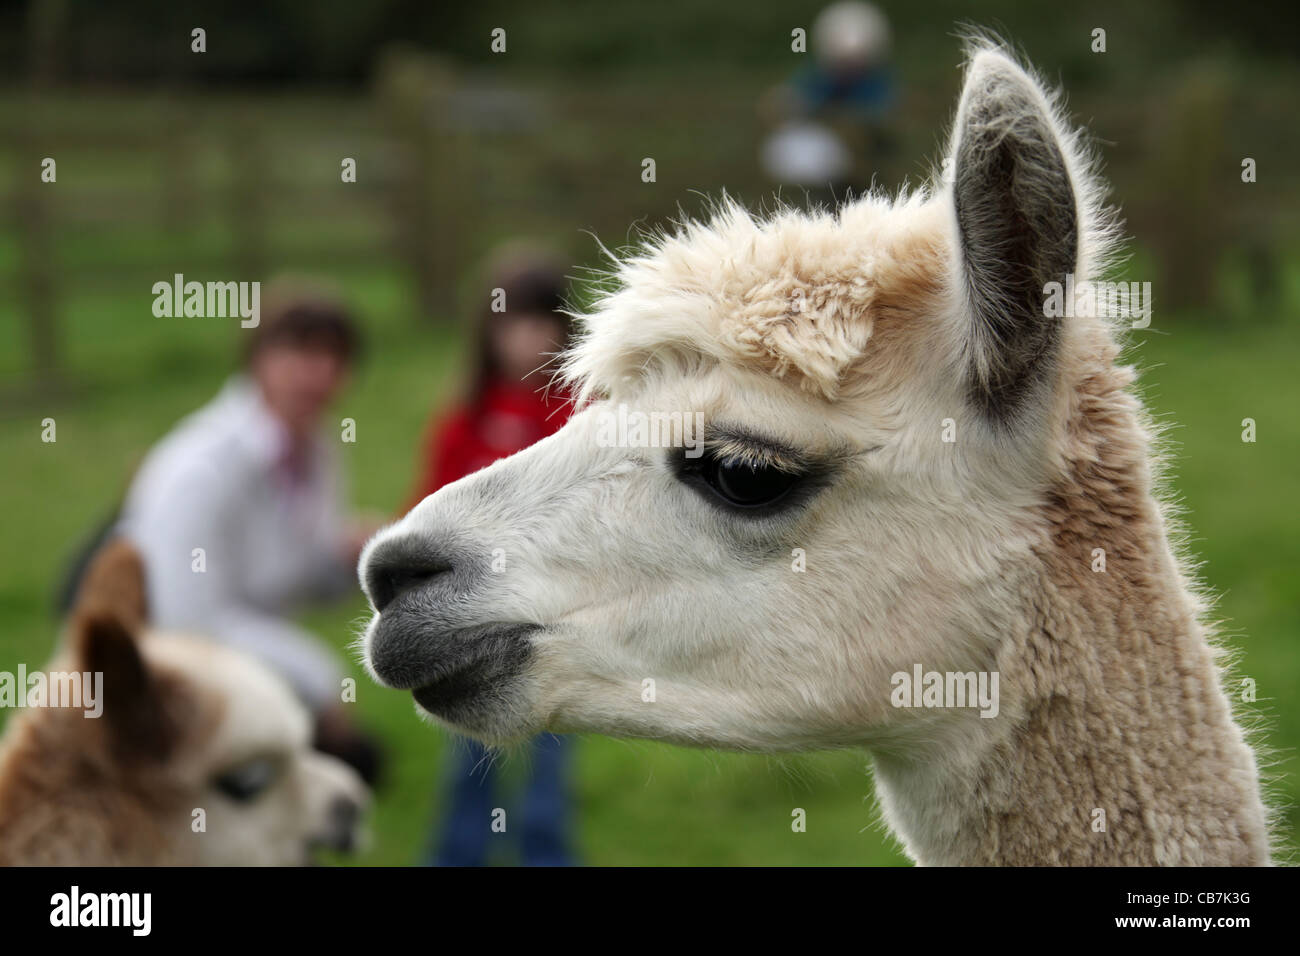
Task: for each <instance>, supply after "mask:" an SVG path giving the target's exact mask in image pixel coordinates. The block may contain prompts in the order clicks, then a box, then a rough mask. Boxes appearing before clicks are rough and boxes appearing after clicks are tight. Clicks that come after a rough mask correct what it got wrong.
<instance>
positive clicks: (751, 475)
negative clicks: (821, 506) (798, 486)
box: [704, 460, 799, 508]
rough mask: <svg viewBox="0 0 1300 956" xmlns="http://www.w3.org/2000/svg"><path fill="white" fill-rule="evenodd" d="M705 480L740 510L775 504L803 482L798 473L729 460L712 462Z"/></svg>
mask: <svg viewBox="0 0 1300 956" xmlns="http://www.w3.org/2000/svg"><path fill="white" fill-rule="evenodd" d="M704 477H705V479H706V480H707V481H708V483H709V485H710V486H711V487H712V488H713V490H714V491H716V492H717V493H718V495H719V496H720V497H721V498H723V499H724V500H725V501H727V502H728V503H729V504H733V505H735V506H737V507H739V508H759V507H762V506H764V505H770V504H773V503H775V502H776V501H777V500H779V499H780V498H782V497H784V496H785V493H786V492H787V491H789V490H790V489H791V488H792V487H794V483H795V482H796V481H797V480H798V479H799V476H798V475H796V474H791V473H790V472H788V471H782V470H781V469H779V468H774V467H772V466H770V465H759V466H758V467H753V466H750V465H747V464H743V463H739V462H730V461H725V460H723V461H712V462H710V463H709V464H708V466H707V467H706V468H705V471H704Z"/></svg>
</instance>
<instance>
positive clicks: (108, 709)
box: [70, 539, 174, 761]
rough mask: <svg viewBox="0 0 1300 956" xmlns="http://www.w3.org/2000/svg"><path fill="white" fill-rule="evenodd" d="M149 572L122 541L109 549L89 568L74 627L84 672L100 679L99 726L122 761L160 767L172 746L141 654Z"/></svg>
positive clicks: (76, 656) (75, 651) (77, 655)
mask: <svg viewBox="0 0 1300 956" xmlns="http://www.w3.org/2000/svg"><path fill="white" fill-rule="evenodd" d="M146 616H147V606H146V601H145V583H144V565H143V562H142V561H141V559H140V555H139V554H138V553H137V552H136V550H135V549H134V548H133V547H131V546H130V545H129V544H127V543H126V542H125V541H122V540H120V539H115V540H112V541H110V542H108V543H107V544H105V545H104V546H103V547H102V548H101V549H100V550H99V552H98V553H97V554H96V555H95V557H94V559H93V560H92V561H91V564H90V567H89V569H88V570H87V572H86V577H85V580H84V582H83V583H82V586H81V589H80V590H79V591H78V593H77V603H76V605H75V606H74V608H73V611H72V617H71V623H70V628H71V631H70V638H71V642H72V648H71V650H72V655H73V659H74V660H75V661H76V662H77V667H78V669H79V670H81V671H83V672H86V673H90V674H94V675H101V676H100V678H99V680H100V681H101V682H99V683H97V685H96V686H97V687H98V688H99V691H100V693H102V695H103V699H102V700H101V701H100V704H101V705H102V707H103V715H102V720H103V722H104V724H105V726H106V728H107V730H108V735H109V740H110V743H111V745H112V747H113V750H114V753H115V755H116V756H117V757H118V759H119V760H123V761H134V760H146V761H161V760H163V759H165V758H166V756H167V755H168V753H170V751H171V747H172V745H173V743H174V734H173V728H172V724H171V721H170V718H169V715H168V714H167V711H166V707H165V706H164V703H163V694H162V693H161V689H160V688H159V686H158V682H157V679H156V678H155V677H154V675H153V674H152V673H150V670H149V667H148V664H147V663H146V662H145V659H144V656H143V654H142V653H141V651H140V646H139V640H140V636H141V632H142V631H143V629H144V626H145V620H146Z"/></svg>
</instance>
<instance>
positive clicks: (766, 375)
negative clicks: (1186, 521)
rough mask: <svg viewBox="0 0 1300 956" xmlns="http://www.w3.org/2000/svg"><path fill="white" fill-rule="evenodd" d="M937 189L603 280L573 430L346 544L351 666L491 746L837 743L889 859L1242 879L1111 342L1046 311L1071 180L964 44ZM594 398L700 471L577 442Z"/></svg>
mask: <svg viewBox="0 0 1300 956" xmlns="http://www.w3.org/2000/svg"><path fill="white" fill-rule="evenodd" d="M945 168H946V175H941V176H938V177H936V184H935V185H934V186H933V187H932V188H930V189H927V190H922V191H919V192H916V193H913V194H911V195H905V196H902V197H899V198H898V199H896V200H892V201H891V200H889V199H885V198H882V197H879V196H867V197H864V198H861V199H859V200H857V201H855V202H853V203H852V204H849V205H846V206H845V207H844V208H842V209H841V210H839V211H838V212H837V213H832V212H826V211H823V212H816V213H812V214H807V213H802V212H798V211H791V210H781V211H778V212H777V213H776V214H774V215H772V216H770V217H766V218H759V217H755V216H751V215H749V214H747V213H746V212H744V211H742V210H741V209H740V208H738V207H737V206H736V205H735V204H733V203H730V202H725V201H724V202H723V203H722V204H720V206H719V208H717V209H716V210H715V212H714V214H713V216H712V218H711V221H708V222H706V223H700V222H687V223H684V224H682V226H681V228H680V229H679V230H678V231H677V232H676V233H675V234H673V235H665V236H659V237H657V238H655V239H653V240H651V241H649V242H648V243H647V244H646V245H645V246H644V247H643V248H641V249H640V250H639V251H637V252H636V253H634V254H632V255H631V256H629V257H628V258H626V259H624V260H622V261H617V263H616V268H615V276H614V278H615V279H616V282H615V283H614V286H615V287H614V288H613V290H612V291H609V292H608V293H607V294H605V296H604V297H603V298H602V299H601V300H600V301H599V302H598V303H597V305H596V307H595V308H594V310H593V314H591V315H589V316H587V317H586V333H585V337H584V338H583V339H582V341H581V342H580V343H579V344H578V345H577V346H576V348H575V349H574V350H573V351H572V353H571V354H570V355H569V356H568V358H567V365H566V369H567V375H568V377H569V380H570V382H571V383H573V384H574V386H575V387H576V389H577V390H578V391H579V393H580V397H581V398H582V399H583V400H584V401H585V403H586V407H585V408H584V409H583V410H582V411H581V412H579V413H578V414H577V415H575V416H574V417H573V419H572V420H571V422H570V423H569V424H568V425H567V426H566V427H565V428H564V429H563V430H561V431H560V432H559V433H557V434H556V435H555V436H553V437H551V438H549V439H547V440H545V441H543V442H541V443H540V444H538V445H536V446H534V447H532V448H530V449H528V450H527V451H524V452H521V453H520V454H518V455H515V456H514V457H512V458H509V459H506V460H504V461H502V462H499V463H497V464H495V465H493V466H492V467H490V468H487V469H485V470H483V471H481V472H479V473H477V474H475V475H472V476H470V477H468V478H466V479H464V480H463V481H460V482H458V483H456V484H454V485H451V486H449V487H447V488H445V489H443V490H441V491H439V492H438V493H437V494H435V495H432V496H430V497H429V498H427V499H425V500H424V501H423V502H422V503H421V504H420V505H419V506H418V507H416V508H415V509H414V510H413V511H412V512H411V513H410V514H409V515H407V516H406V518H405V519H403V520H402V521H401V522H399V523H398V524H396V525H395V526H393V527H391V528H389V529H387V530H386V531H384V532H382V533H381V534H380V535H378V536H377V537H376V538H375V539H374V540H373V541H372V542H371V544H370V545H369V547H368V550H367V552H366V554H365V555H364V557H363V560H362V565H361V576H362V581H363V585H364V586H365V588H366V590H367V593H368V594H369V596H370V599H371V601H372V603H373V605H374V607H375V609H376V611H377V612H378V613H377V614H376V616H375V618H374V619H373V621H372V622H371V624H370V626H369V628H368V630H367V632H366V635H365V637H364V645H365V651H366V655H367V660H368V665H369V667H370V668H371V670H372V672H373V674H374V675H375V676H376V677H377V679H378V680H380V681H381V682H383V683H385V684H388V685H390V686H393V687H398V688H404V689H410V690H412V691H413V693H414V697H415V699H416V701H417V702H418V703H419V704H420V705H421V707H422V708H423V709H424V710H425V711H427V712H428V713H430V714H432V715H434V716H436V717H437V718H438V719H440V720H442V721H443V722H445V723H447V724H449V725H451V726H453V727H455V728H457V729H458V730H461V731H464V732H466V733H469V734H473V735H476V736H478V737H480V738H481V739H483V740H486V741H492V742H504V741H508V740H511V739H514V738H518V737H522V736H524V735H527V734H531V733H534V732H536V731H539V730H542V729H547V730H553V731H560V732H563V731H598V732H602V733H607V734H614V735H620V736H631V737H646V738H655V739H662V740H670V741H677V742H680V743H683V744H690V745H698V746H714V747H728V748H738V749H745V750H759V751H788V750H799V749H806V748H823V747H847V746H861V747H865V748H869V749H870V751H871V752H872V754H873V755H874V759H875V768H876V783H877V789H878V794H879V798H880V801H881V804H882V807H883V810H884V816H885V819H886V821H887V822H888V824H889V825H890V826H891V828H892V829H893V831H894V832H895V833H896V834H897V835H898V837H899V838H900V839H901V840H902V841H903V843H904V844H905V846H906V847H907V849H908V851H909V852H910V853H911V855H912V856H913V857H915V858H916V859H917V860H918V861H920V862H923V863H932V864H1250V863H1265V862H1267V861H1268V860H1269V853H1270V851H1269V843H1268V836H1267V830H1266V813H1265V808H1264V805H1263V803H1262V801H1261V797H1260V788H1259V783H1258V773H1257V768H1256V761H1255V756H1254V754H1253V752H1252V750H1251V748H1250V746H1249V745H1248V744H1247V742H1246V740H1245V739H1244V737H1243V733H1242V731H1241V729H1240V728H1239V726H1238V725H1237V723H1236V722H1235V721H1234V717H1233V713H1232V709H1231V707H1230V705H1229V702H1228V699H1227V697H1226V695H1225V693H1224V691H1223V689H1222V688H1221V686H1220V680H1221V675H1220V671H1219V669H1218V666H1217V664H1216V650H1215V647H1214V645H1213V644H1212V642H1211V640H1210V635H1209V633H1208V631H1207V627H1206V625H1205V624H1203V623H1202V622H1201V614H1202V610H1203V609H1202V602H1201V600H1200V598H1199V596H1198V592H1197V590H1196V587H1195V585H1194V584H1193V583H1192V582H1191V581H1190V580H1189V577H1188V574H1187V571H1186V570H1185V567H1184V565H1183V563H1182V562H1181V561H1180V559H1179V557H1178V554H1177V552H1176V550H1175V549H1174V547H1173V546H1172V545H1171V533H1170V529H1169V520H1170V519H1169V518H1168V517H1167V511H1166V509H1165V508H1164V507H1163V506H1162V504H1161V502H1160V500H1159V498H1158V496H1157V493H1156V480H1155V475H1154V469H1155V464H1154V462H1155V455H1154V451H1153V432H1152V428H1151V426H1150V424H1149V423H1148V420H1147V417H1146V415H1145V413H1144V411H1143V409H1142V407H1141V405H1140V403H1139V401H1138V400H1137V399H1136V398H1135V397H1134V395H1133V394H1132V392H1131V390H1130V386H1131V383H1132V381H1133V378H1134V375H1133V372H1132V371H1131V370H1130V369H1129V368H1127V367H1124V366H1122V365H1121V364H1119V360H1118V357H1119V352H1120V339H1121V330H1120V327H1119V326H1120V323H1118V322H1116V321H1114V318H1113V317H1104V316H1098V315H1091V314H1074V315H1070V316H1069V317H1066V316H1064V315H1061V314H1060V310H1054V309H1052V308H1050V307H1049V306H1048V304H1047V303H1046V301H1045V297H1046V294H1047V290H1048V289H1049V287H1050V286H1051V284H1052V283H1064V282H1066V281H1067V279H1068V277H1071V276H1072V277H1073V278H1074V280H1075V282H1076V284H1077V283H1081V282H1086V281H1091V280H1096V279H1098V278H1100V277H1102V276H1104V274H1105V270H1106V268H1107V263H1108V259H1109V258H1110V257H1111V254H1112V252H1113V249H1114V245H1115V235H1116V228H1115V226H1114V224H1113V221H1112V219H1111V218H1110V216H1109V214H1108V213H1107V212H1106V211H1105V210H1104V209H1103V207H1102V187H1101V184H1100V182H1099V179H1098V178H1097V176H1096V174H1095V171H1094V168H1093V166H1092V163H1091V161H1090V160H1089V158H1088V155H1087V153H1086V150H1085V149H1084V147H1083V145H1082V143H1081V141H1080V139H1079V136H1078V134H1077V133H1073V132H1070V131H1069V128H1068V127H1067V126H1066V125H1065V123H1064V121H1063V119H1062V114H1061V112H1060V110H1059V108H1058V107H1057V105H1056V104H1055V102H1054V98H1053V97H1052V96H1051V95H1050V94H1049V93H1047V92H1045V88H1044V87H1043V85H1042V84H1041V83H1040V82H1039V81H1038V80H1037V79H1036V78H1035V77H1033V76H1032V75H1031V74H1030V73H1028V72H1027V71H1026V70H1025V69H1023V68H1022V67H1021V66H1020V65H1018V64H1017V63H1016V62H1015V60H1014V59H1013V58H1011V57H1010V56H1009V55H1007V54H1006V53H1005V52H1004V51H1003V50H1002V49H1000V48H998V47H997V46H996V45H994V44H991V43H988V42H983V41H976V42H974V43H973V44H972V49H971V50H970V58H969V62H968V65H967V69H966V73H965V85H964V89H963V91H962V94H961V100H960V104H959V107H958V110H957V116H956V122H955V129H954V132H953V137H952V142H951V151H950V155H949V162H946V163H945ZM1070 311H1075V310H1070ZM1083 311H1084V312H1087V310H1083ZM620 406H625V408H623V409H622V412H621V413H620V414H627V413H629V411H628V410H632V411H635V412H638V413H642V414H644V415H647V416H649V415H653V414H654V413H659V414H661V415H668V416H671V415H673V414H678V415H683V414H684V415H693V414H694V413H696V412H700V413H703V416H704V421H705V422H706V429H705V436H704V453H703V454H702V455H700V456H698V457H692V456H690V455H687V454H685V453H684V449H683V448H682V447H675V448H667V449H664V448H655V447H644V445H645V444H649V443H644V442H641V443H638V442H631V441H624V442H622V443H621V446H620V443H617V442H610V441H608V440H602V435H607V429H606V424H607V422H608V419H609V416H610V415H611V414H613V413H614V412H615V411H616V410H618V409H619V408H620ZM629 444H635V445H638V447H627V446H628V445H629ZM918 669H920V670H921V671H923V672H924V673H925V674H927V675H928V674H931V673H933V674H938V675H941V677H942V676H943V675H953V674H958V675H984V676H990V677H991V676H992V675H997V678H998V683H997V687H998V696H999V700H998V702H997V707H996V716H992V715H991V712H992V710H993V708H985V709H984V710H983V712H981V710H979V709H976V708H972V707H969V706H967V707H963V706H916V705H918V704H930V703H933V702H938V703H948V704H953V703H956V702H954V701H952V700H946V699H942V698H939V697H937V696H936V701H930V700H929V694H928V693H926V694H924V695H922V696H923V697H924V698H925V699H924V700H911V701H903V702H904V703H911V704H913V706H897V705H898V704H899V703H900V699H899V696H898V695H897V694H896V693H895V691H896V690H897V689H898V688H899V687H900V684H899V681H898V678H899V676H900V675H908V676H910V675H913V674H914V673H915V672H916V671H917V670H918ZM918 680H919V678H918ZM989 683H990V684H991V681H990V682H989ZM928 686H929V684H928V678H927V687H928ZM907 696H911V695H907Z"/></svg>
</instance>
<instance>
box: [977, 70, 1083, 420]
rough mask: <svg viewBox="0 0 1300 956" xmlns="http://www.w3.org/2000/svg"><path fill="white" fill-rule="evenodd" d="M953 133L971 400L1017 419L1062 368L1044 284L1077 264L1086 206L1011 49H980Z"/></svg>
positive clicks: (994, 415) (1045, 110)
mask: <svg viewBox="0 0 1300 956" xmlns="http://www.w3.org/2000/svg"><path fill="white" fill-rule="evenodd" d="M954 137H955V140H954V145H953V183H952V189H953V205H954V207H955V210H956V214H957V227H958V235H959V241H960V252H961V277H962V282H963V284H964V286H965V290H964V291H965V295H966V302H967V305H968V311H969V313H970V315H971V321H972V324H971V328H970V356H971V368H970V375H971V384H970V393H971V399H972V401H973V402H974V404H975V405H976V406H977V407H978V408H979V409H980V411H981V412H983V413H984V414H985V415H986V416H987V417H988V418H990V419H991V420H994V421H996V422H999V423H1007V422H1009V421H1012V420H1014V419H1015V418H1016V417H1017V416H1018V415H1019V414H1021V413H1022V412H1023V410H1024V406H1025V405H1026V403H1027V400H1028V399H1029V397H1030V396H1031V395H1032V393H1033V392H1035V391H1036V390H1037V389H1036V387H1037V386H1038V385H1039V384H1041V383H1042V382H1044V381H1046V380H1048V378H1049V377H1050V374H1051V372H1052V369H1053V368H1054V366H1055V362H1056V353H1057V350H1058V344H1059V339H1060V335H1061V326H1060V319H1059V318H1052V317H1048V316H1046V315H1045V314H1044V313H1045V311H1046V310H1045V309H1044V296H1045V294H1044V286H1045V285H1046V284H1047V283H1048V282H1061V283H1064V282H1065V278H1066V275H1067V273H1072V272H1074V270H1075V263H1076V261H1077V258H1078V251H1079V212H1078V205H1077V202H1076V199H1075V194H1074V186H1073V184H1072V183H1071V181H1070V173H1069V169H1068V167H1067V165H1066V160H1065V155H1064V152H1063V151H1062V149H1061V144H1060V142H1059V140H1058V138H1057V134H1056V128H1055V124H1054V122H1053V120H1052V113H1051V108H1050V106H1049V105H1048V102H1047V99H1046V97H1045V96H1044V95H1043V93H1042V91H1041V90H1040V89H1039V87H1038V85H1037V84H1036V83H1035V82H1034V80H1033V79H1031V78H1030V77H1029V76H1028V75H1027V74H1026V73H1025V72H1024V70H1022V69H1021V68H1020V67H1019V66H1017V65H1016V64H1015V63H1014V62H1013V61H1012V60H1011V59H1010V58H1008V57H1007V56H1006V55H1004V54H1003V53H1001V52H998V51H996V50H983V51H981V52H979V53H977V54H975V56H974V57H973V58H972V60H971V62H970V66H969V67H968V69H967V73H966V84H965V87H964V89H963V90H962V95H961V105H960V106H959V107H958V110H957V124H956V129H955V132H954Z"/></svg>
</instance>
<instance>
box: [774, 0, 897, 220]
mask: <svg viewBox="0 0 1300 956" xmlns="http://www.w3.org/2000/svg"><path fill="white" fill-rule="evenodd" d="M810 43H811V45H812V52H813V62H812V64H811V65H810V66H808V67H806V68H804V69H803V70H801V71H800V72H798V73H797V74H795V76H793V77H792V78H791V79H790V80H789V81H788V82H787V83H785V84H783V85H781V86H780V87H778V88H776V89H775V90H773V91H770V92H769V93H768V94H767V96H766V97H764V99H763V101H762V103H761V104H760V107H761V112H762V113H763V114H764V115H765V117H766V119H767V120H768V121H769V122H770V123H772V124H773V125H774V126H775V129H774V131H773V132H772V133H771V135H770V136H769V137H768V138H767V139H766V140H765V141H764V143H763V146H762V150H761V155H760V158H761V162H762V165H763V168H764V170H765V171H766V172H767V174H768V175H769V176H770V177H771V178H773V179H775V180H776V181H778V182H781V183H785V184H789V185H797V186H807V187H809V188H810V189H812V190H818V189H825V190H829V192H830V194H831V197H830V198H834V195H835V194H837V193H842V192H843V191H845V190H848V189H863V188H865V187H866V186H868V185H869V184H870V181H871V174H872V173H874V172H875V171H876V170H875V168H874V167H875V166H877V165H878V164H879V162H880V161H881V160H882V159H884V158H886V157H887V156H889V155H891V154H892V152H893V147H894V137H893V134H892V131H891V129H890V115H891V113H892V110H893V107H894V103H895V100H896V98H897V96H896V91H895V82H894V74H893V69H892V67H891V65H890V46H891V34H890V27H889V21H888V19H887V18H886V17H885V14H884V13H883V12H882V11H881V10H880V8H879V7H876V6H875V5H873V4H870V3H865V2H862V0H840V2H837V3H833V4H831V5H830V6H828V7H826V8H824V9H823V10H822V11H821V13H819V14H818V15H817V18H816V19H815V20H814V21H813V26H812V31H811V37H810Z"/></svg>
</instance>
